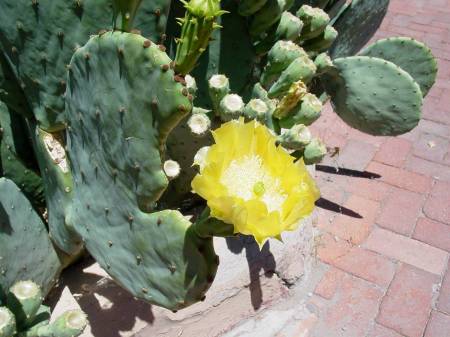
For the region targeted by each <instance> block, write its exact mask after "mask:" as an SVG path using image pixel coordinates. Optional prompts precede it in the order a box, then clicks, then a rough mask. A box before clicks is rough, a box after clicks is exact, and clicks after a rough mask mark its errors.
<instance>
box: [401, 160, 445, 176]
mask: <svg viewBox="0 0 450 337" xmlns="http://www.w3.org/2000/svg"><path fill="white" fill-rule="evenodd" d="M405 167H406V169H408V170H410V171H413V172H416V173H419V174H423V175H425V176H428V177H433V178H434V179H440V180H445V181H450V167H449V166H446V165H442V164H438V163H434V162H431V161H428V160H425V159H422V158H418V157H415V156H410V157H409V158H408V160H407V162H406V165H405Z"/></svg>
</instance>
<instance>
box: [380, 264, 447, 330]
mask: <svg viewBox="0 0 450 337" xmlns="http://www.w3.org/2000/svg"><path fill="white" fill-rule="evenodd" d="M438 281H439V278H438V277H436V275H433V274H430V273H427V272H425V271H423V270H419V269H417V268H414V267H412V266H408V265H403V266H401V268H400V270H399V271H398V272H397V274H396V275H395V278H394V280H393V281H392V284H391V286H390V287H389V290H388V291H387V293H386V296H385V297H384V298H383V302H382V303H381V306H380V313H379V315H378V317H377V322H378V323H380V324H382V325H384V326H386V327H388V328H391V329H393V330H395V331H397V332H399V333H401V334H403V335H406V336H408V337H422V334H423V332H424V330H425V326H426V324H427V321H428V316H429V314H430V311H431V302H432V298H433V287H434V286H435V284H436V283H437V282H438Z"/></svg>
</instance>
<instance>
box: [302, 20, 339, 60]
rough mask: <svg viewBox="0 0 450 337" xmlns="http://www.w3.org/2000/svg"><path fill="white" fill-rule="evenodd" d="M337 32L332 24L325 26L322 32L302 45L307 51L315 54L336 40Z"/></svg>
mask: <svg viewBox="0 0 450 337" xmlns="http://www.w3.org/2000/svg"><path fill="white" fill-rule="evenodd" d="M337 35H338V32H337V30H336V29H334V28H333V27H332V26H327V27H326V28H325V30H324V31H323V33H322V34H320V35H319V36H317V37H315V38H313V39H311V40H308V41H306V42H305V43H304V44H303V45H302V47H303V48H304V49H305V50H306V51H307V52H308V53H309V54H314V55H317V53H320V52H322V51H324V50H327V49H328V48H330V47H331V45H332V44H333V42H334V40H336V38H337Z"/></svg>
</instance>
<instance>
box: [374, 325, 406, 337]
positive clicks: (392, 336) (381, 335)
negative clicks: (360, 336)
mask: <svg viewBox="0 0 450 337" xmlns="http://www.w3.org/2000/svg"><path fill="white" fill-rule="evenodd" d="M367 337H403V336H402V335H400V334H398V333H396V332H395V331H394V330H391V329H388V328H385V327H384V326H382V325H379V324H375V325H374V327H373V330H372V331H371V332H370V333H369V335H368V336H367Z"/></svg>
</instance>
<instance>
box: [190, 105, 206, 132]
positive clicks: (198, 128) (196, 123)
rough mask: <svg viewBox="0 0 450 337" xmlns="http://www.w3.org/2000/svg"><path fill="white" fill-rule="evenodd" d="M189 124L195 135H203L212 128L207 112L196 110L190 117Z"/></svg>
mask: <svg viewBox="0 0 450 337" xmlns="http://www.w3.org/2000/svg"><path fill="white" fill-rule="evenodd" d="M202 110H204V109H202ZM206 111H208V110H206ZM187 125H188V127H189V129H190V131H191V133H192V134H193V135H194V136H196V137H203V136H204V135H205V134H206V133H207V132H208V131H209V129H210V128H211V119H210V118H209V117H208V114H207V113H205V112H200V111H195V112H193V113H192V115H191V117H189V119H188V121H187Z"/></svg>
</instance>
